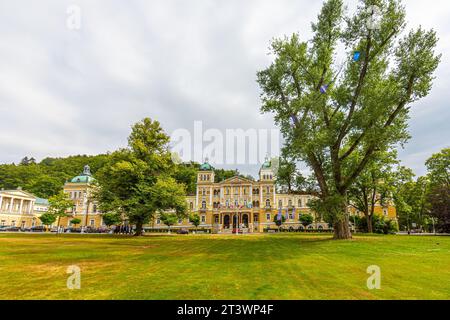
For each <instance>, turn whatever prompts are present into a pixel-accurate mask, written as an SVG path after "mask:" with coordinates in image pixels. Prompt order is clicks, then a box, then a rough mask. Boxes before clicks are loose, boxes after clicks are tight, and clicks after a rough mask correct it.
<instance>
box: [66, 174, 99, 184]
mask: <svg viewBox="0 0 450 320" xmlns="http://www.w3.org/2000/svg"><path fill="white" fill-rule="evenodd" d="M92 181H94V178H93V177H92V176H84V175H81V176H76V177H75V178H72V180H70V182H72V183H89V182H92Z"/></svg>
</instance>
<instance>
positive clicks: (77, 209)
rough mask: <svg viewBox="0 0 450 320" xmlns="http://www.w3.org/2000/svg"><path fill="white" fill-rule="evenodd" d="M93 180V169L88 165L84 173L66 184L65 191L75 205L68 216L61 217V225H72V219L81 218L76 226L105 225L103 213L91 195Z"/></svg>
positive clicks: (95, 226) (98, 226)
mask: <svg viewBox="0 0 450 320" xmlns="http://www.w3.org/2000/svg"><path fill="white" fill-rule="evenodd" d="M93 181H94V177H92V174H91V169H90V168H89V166H88V165H86V166H84V169H83V173H81V174H80V175H78V176H76V177H74V178H72V179H71V180H69V181H67V182H66V183H65V184H64V188H63V191H64V193H65V194H67V197H68V198H69V199H71V200H72V201H73V207H72V208H71V209H70V210H68V212H67V217H61V218H60V220H59V226H62V227H65V228H67V227H72V224H71V220H73V219H80V221H81V222H80V224H78V225H77V226H76V227H91V228H100V227H103V220H102V215H101V213H100V211H99V210H98V209H97V204H96V203H95V201H93V200H92V197H91V188H90V185H91V183H92V182H93Z"/></svg>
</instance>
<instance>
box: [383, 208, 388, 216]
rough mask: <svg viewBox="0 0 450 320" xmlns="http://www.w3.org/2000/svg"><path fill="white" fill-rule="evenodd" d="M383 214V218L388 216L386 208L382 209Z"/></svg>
mask: <svg viewBox="0 0 450 320" xmlns="http://www.w3.org/2000/svg"><path fill="white" fill-rule="evenodd" d="M383 214H384V215H385V216H387V215H388V209H387V208H384V209H383Z"/></svg>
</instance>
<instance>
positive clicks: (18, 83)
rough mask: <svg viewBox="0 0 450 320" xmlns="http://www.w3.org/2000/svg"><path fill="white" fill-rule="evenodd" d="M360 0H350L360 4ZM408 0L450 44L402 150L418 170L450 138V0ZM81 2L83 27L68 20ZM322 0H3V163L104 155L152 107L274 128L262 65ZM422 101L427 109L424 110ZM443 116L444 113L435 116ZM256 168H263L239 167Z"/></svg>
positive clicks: (156, 113) (185, 120)
mask: <svg viewBox="0 0 450 320" xmlns="http://www.w3.org/2000/svg"><path fill="white" fill-rule="evenodd" d="M354 3H355V1H354V0H353V1H351V2H349V5H350V6H352V5H354ZM433 3H434V4H433V6H429V4H428V5H427V4H426V3H425V2H424V1H421V0H411V1H407V3H406V9H407V11H408V19H409V20H410V21H413V23H415V24H416V22H417V21H420V22H421V23H422V24H424V25H425V26H426V27H430V26H433V27H435V28H436V29H437V31H438V33H439V36H440V37H441V43H440V46H441V47H440V50H441V52H443V53H444V58H443V63H442V65H441V67H440V69H439V73H438V78H437V80H436V82H437V85H436V87H435V88H434V90H433V92H432V94H431V95H430V97H428V98H427V99H426V101H424V102H421V104H420V105H419V106H417V108H416V107H415V108H414V111H413V117H412V119H411V134H412V136H413V139H412V141H411V143H410V144H408V145H407V148H406V149H405V150H403V151H401V153H400V154H401V158H402V159H403V160H404V163H405V165H410V166H412V167H413V168H414V169H415V170H416V172H417V173H419V174H421V173H423V171H424V167H423V162H424V161H425V159H426V158H428V157H429V156H430V155H431V153H432V152H435V151H437V150H438V149H439V148H441V147H442V146H445V145H446V144H448V141H449V138H450V134H449V129H448V128H447V126H446V122H448V119H449V115H450V112H449V110H448V108H447V100H448V99H447V98H448V93H447V92H448V89H447V87H448V81H447V80H445V81H446V82H445V83H444V82H443V81H444V79H448V75H449V70H450V62H449V61H448V59H447V53H448V52H449V51H450V48H449V47H448V43H450V42H449V41H448V40H450V39H449V37H450V28H449V26H448V25H447V22H446V21H447V20H446V19H447V18H446V17H447V16H448V12H449V8H450V5H449V4H448V2H447V1H441V0H438V1H434V2H433ZM72 4H75V5H79V6H80V8H81V10H82V28H81V30H77V31H72V30H69V29H67V28H66V18H67V15H66V9H67V7H68V6H69V5H72ZM320 6H321V2H320V1H312V0H311V1H306V0H302V1H299V0H282V1H272V0H247V1H237V0H231V1H212V0H192V1H181V0H178V1H176V0H172V1H162V0H160V1H144V0H133V1H118V0H115V1H106V0H103V1H88V0H84V1H81V0H80V1H56V0H54V1H50V0H43V1H34V2H31V1H23V0H16V1H8V2H7V1H4V2H2V3H1V4H0V37H1V39H2V42H0V70H2V72H1V74H0V112H1V122H2V124H1V126H0V150H1V152H0V162H13V161H14V162H17V161H19V160H20V159H21V158H22V157H23V156H25V155H32V156H34V157H36V158H38V159H41V158H43V157H46V156H65V155H69V154H79V153H88V154H94V153H100V152H106V151H110V150H114V149H116V148H118V147H121V146H123V145H125V144H126V137H127V135H128V133H129V130H130V126H131V124H132V123H134V122H136V121H138V120H140V119H141V118H143V117H146V116H149V117H151V118H154V119H157V120H159V121H160V122H161V123H162V124H163V126H164V128H165V129H166V131H167V132H168V133H170V132H172V131H173V130H175V129H177V128H187V129H190V130H191V129H192V127H193V122H194V121H195V120H203V123H204V127H205V128H218V129H222V130H224V129H226V128H244V129H248V128H272V127H273V126H274V124H273V121H272V118H271V116H270V115H260V112H259V105H260V101H259V88H258V86H257V84H256V82H255V79H256V71H257V70H260V69H262V68H264V67H266V66H267V65H268V64H269V63H270V61H271V57H270V56H268V55H267V53H268V46H269V42H270V40H271V39H272V38H273V37H280V36H283V35H284V34H291V33H292V32H297V31H299V32H300V33H301V35H302V36H303V37H304V38H305V39H308V38H309V36H310V22H311V21H313V20H314V19H315V18H316V15H317V13H318V11H319V9H320ZM422 107H423V108H422ZM436 114H439V117H438V116H436ZM239 169H241V170H243V171H246V172H249V173H252V174H256V172H257V170H258V166H239Z"/></svg>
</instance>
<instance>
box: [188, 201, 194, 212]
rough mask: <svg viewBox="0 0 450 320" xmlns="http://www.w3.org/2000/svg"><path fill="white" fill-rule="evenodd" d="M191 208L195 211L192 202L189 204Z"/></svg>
mask: <svg viewBox="0 0 450 320" xmlns="http://www.w3.org/2000/svg"><path fill="white" fill-rule="evenodd" d="M189 208H190V209H191V210H192V209H194V204H193V203H192V202H190V203H189Z"/></svg>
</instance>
